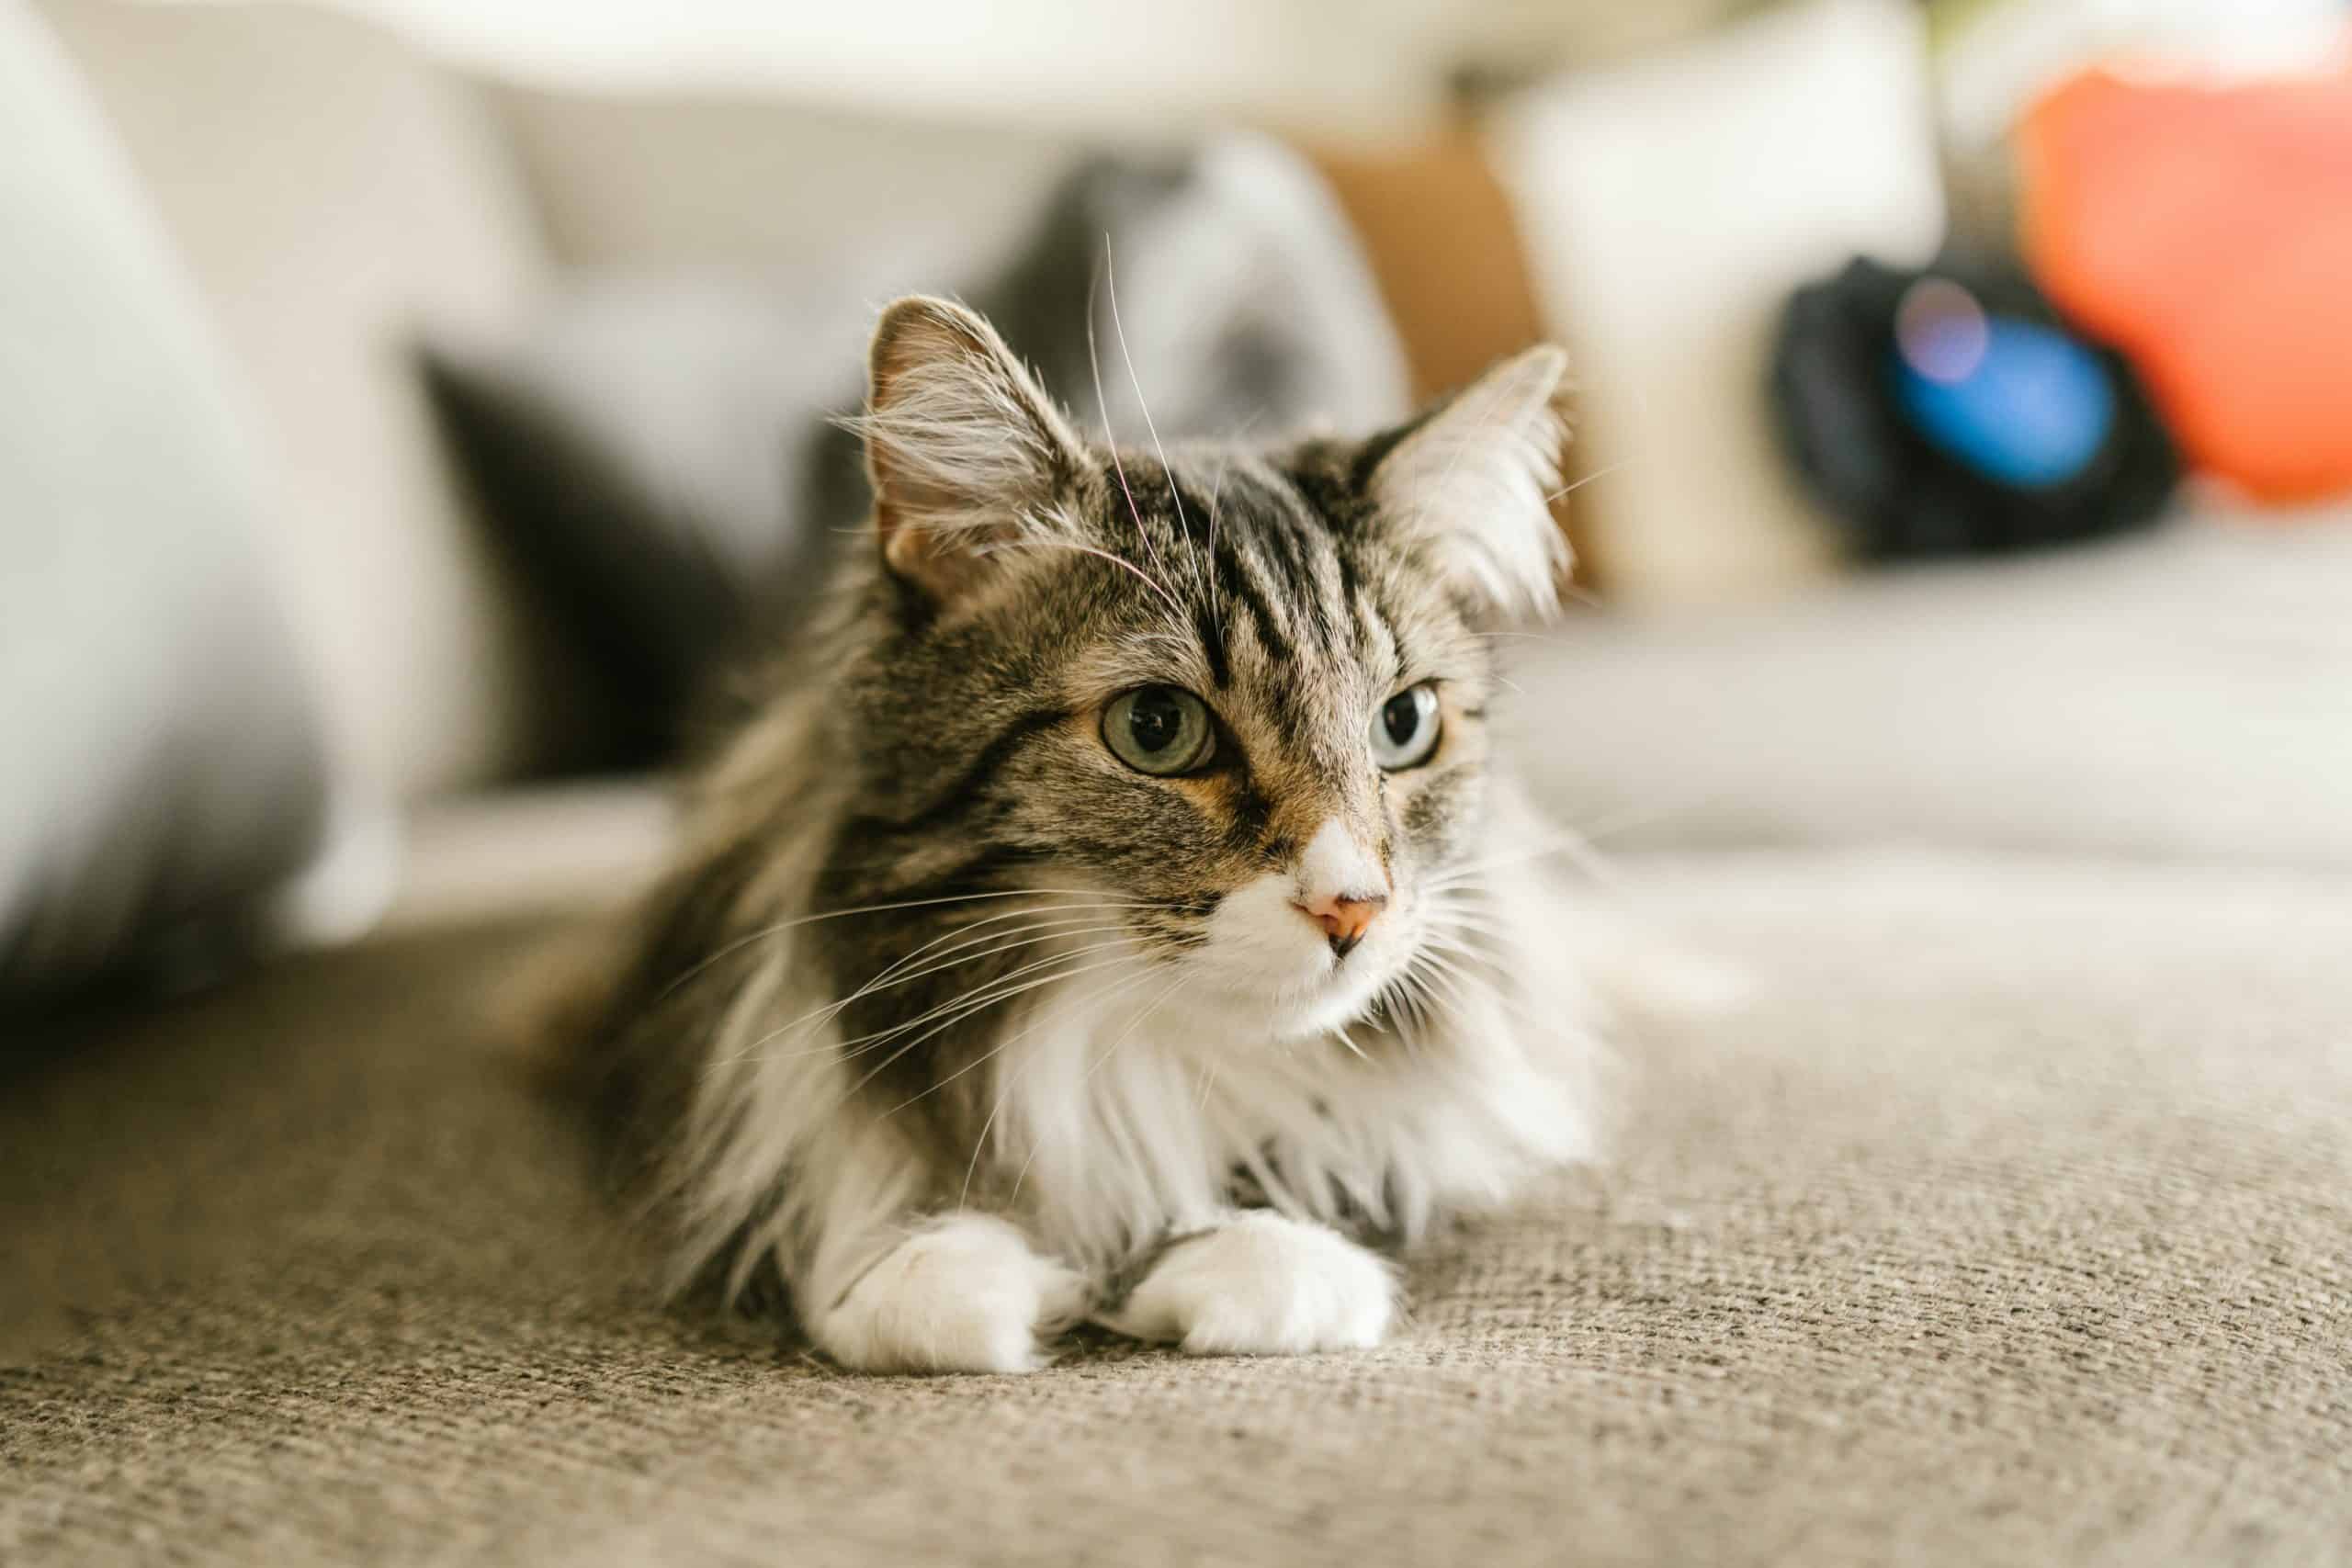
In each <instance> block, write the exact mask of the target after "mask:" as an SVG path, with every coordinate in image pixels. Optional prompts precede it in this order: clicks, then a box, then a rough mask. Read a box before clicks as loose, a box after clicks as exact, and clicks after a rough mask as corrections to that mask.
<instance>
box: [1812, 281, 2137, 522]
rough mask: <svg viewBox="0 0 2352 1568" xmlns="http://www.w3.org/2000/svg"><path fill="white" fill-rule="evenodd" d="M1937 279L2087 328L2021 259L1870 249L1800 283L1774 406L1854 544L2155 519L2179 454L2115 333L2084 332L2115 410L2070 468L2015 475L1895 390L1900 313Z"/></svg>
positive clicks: (2008, 312)
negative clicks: (1929, 429)
mask: <svg viewBox="0 0 2352 1568" xmlns="http://www.w3.org/2000/svg"><path fill="white" fill-rule="evenodd" d="M1938 279H1940V280H1943V281H1946V282H1949V283H1952V284H1956V285H1958V286H1959V287H1960V288H1962V289H1964V290H1966V291H1967V293H1968V294H1969V295H1970V296H1973V298H1974V299H1976V300H1977V301H1979V302H1980V303H1981V304H1982V306H1983V309H1984V310H1985V314H1986V316H1988V317H1991V318H1996V319H1997V318H2007V319H2009V320H2012V321H2023V322H2029V323H2031V324H2033V325H2036V326H2039V327H2042V328H2045V329H2049V330H2052V331H2054V332H2058V333H2066V334H2068V335H2070V336H2072V337H2074V338H2075V340H2076V341H2077V342H2082V339H2081V335H2080V334H2079V333H2074V332H2073V329H2072V328H2070V327H2069V326H2068V325H2067V324H2066V323H2065V321H2063V320H2062V319H2061V318H2060V317H2059V315H2058V313H2057V311H2056V310H2054V309H2052V306H2051V304H2050V302H2049V301H2048V300H2047V299H2044V298H2043V297H2042V295H2041V291H2040V290H2038V289H2036V288H2034V287H2033V285H2032V284H2031V283H2030V281H2028V280H2027V279H2026V278H2025V277H2024V276H2022V275H2021V274H2019V273H2018V272H2017V271H2016V270H2015V269H2013V268H2008V267H2001V266H1993V265H1979V264H1974V263H1972V262H1969V261H1967V260H1965V259H1962V258H1946V259H1944V260H1942V261H1939V263H1938V264H1937V265H1934V266H1931V267H1928V268H1926V269H1922V270H1917V271H1913V270H1905V269H1897V268H1894V267H1888V266H1883V265H1880V264H1879V263H1877V262H1874V261H1871V260H1870V259H1868V258H1867V257H1860V256H1858V257H1856V258H1855V259H1854V260H1853V261H1851V262H1849V263H1848V264H1847V265H1846V266H1845V268H1844V269H1843V270H1842V271H1840V272H1839V273H1838V275H1837V276H1834V277H1831V278H1827V279H1826V280H1824V281H1822V282H1819V283H1814V284H1808V285H1806V286H1805V287H1804V288H1800V289H1798V290H1797V292H1796V293H1795V295H1794V296H1792V298H1791V299H1790V300H1789V304H1788V308H1787V310H1785V311H1784V312H1783V313H1782V315H1781V329H1780V333H1779V337H1778V340H1777V342H1776V343H1775V344H1774V346H1773V353H1772V364H1771V375H1770V400H1771V404H1772V413H1773V419H1774V423H1775V424H1776V425H1777V427H1778V431H1779V434H1780V438H1781V443H1782V445H1783V446H1785V447H1786V449H1787V451H1788V453H1789V457H1790V458H1791V460H1792V462H1794V463H1795V465H1796V467H1797V470H1798V472H1799V473H1800V474H1801V475H1803V476H1804V480H1805V482H1806V483H1807V484H1808V485H1809V486H1811V487H1812V489H1813V490H1814V491H1815V492H1816V493H1817V494H1818V495H1819V496H1820V497H1821V498H1822V500H1823V501H1824V502H1826V503H1827V504H1828V506H1829V509H1830V510H1831V511H1832V512H1833V513H1835V514H1836V515H1837V516H1838V519H1839V520H1840V521H1841V522H1842V523H1843V524H1844V525H1845V526H1846V528H1847V530H1848V535H1849V546H1850V547H1851V549H1852V550H1853V552H1854V553H1855V554H1856V555H1858V556H1860V557H1861V558H1865V559H1875V560H1889V559H1903V558H1917V557H1932V556H1964V555H1991V554H1999V553H2003V552H2006V551H2010V550H2018V549H2030V548H2035V547H2041V546H2046V545H2056V544H2063V543H2065V542H2068V541H2071V540H2077V539H2088V538H2094V537H2097V536H2101V535H2107V534H2113V533H2119V532H2121V531H2122V530H2125V529H2128V528H2131V527H2135V526H2138V525H2143V524H2145V523H2148V522H2150V521H2151V520H2153V519H2154V517H2155V516H2156V515H2157V514H2158V513H2160V512H2161V511H2162V510H2163V508H2164V505H2165V501H2166V500H2167V499H2168V498H2169V497H2170V496H2171V494H2172V491H2173V489H2174V487H2175V486H2176V485H2177V483H2178V482H2179V479H2180V459H2179V456H2178V454H2177V451H2176V450H2175V448H2174V446H2173V442H2172V438H2171V436H2170V435H2169V434H2167V433H2166V431H2165V427H2164V425H2163V423H2162V422H2160V421H2159V420H2158V419H2157V417H2156V412H2155V409H2154V406H2153V405H2152V404H2151V403H2150V402H2149V400H2148V397H2147V393H2146V392H2145V390H2144V389H2143V388H2142V387H2141V385H2140V382H2139V380H2138V378H2136V377H2135V376H2134V375H2133V374H2132V372H2131V367H2130V366H2129V365H2128V364H2127V363H2125V361H2124V359H2123V357H2122V355H2120V354H2118V353H2116V352H2115V351H2114V350H2113V349H2112V348H2109V347H2108V346H2106V345H2104V344H2094V343H2086V342H2082V346H2083V347H2084V348H2085V349H2086V350H2087V351H2088V352H2089V354H2090V355H2092V356H2093V357H2094V358H2095V359H2096V361H2097V362H2098V366H2099V367H2100V368H2101V369H2102V370H2103V371H2104V372H2105V374H2106V375H2107V377H2108V378H2109V382H2110V389H2111V390H2112V392H2113V416H2112V418H2111V420H2110V422H2109V426H2108V429H2107V431H2106V434H2105V438H2104V439H2103V440H2102V441H2101V442H2100V443H2099V445H2098V449H2097V450H2096V451H2095V452H2094V453H2093V454H2092V455H2091V457H2089V459H2088V460H2087V461H2086V462H2084V463H2083V464H2082V465H2081V466H2080V468H2078V469H2077V470H2076V471H2075V472H2074V473H2073V474H2071V475H2070V476H2069V477H2067V478H2066V479H2063V480H2060V481H2058V482H2054V483H2049V484H2041V485H2020V484H2016V483H2011V482H2007V481H2004V480H2003V479H1998V478H1996V477H1995V476H1994V475H1992V474H1991V473H1989V472H1987V471H1986V470H1985V469H1984V468H1981V467H1978V466H1976V465H1974V464H1972V463H1970V462H1968V461H1966V460H1964V459H1963V458H1961V457H1956V456H1954V455H1953V454H1952V453H1951V452H1950V451H1948V450H1946V449H1944V448H1943V447H1941V446H1938V445H1937V444H1935V443H1934V442H1933V441H1931V440H1930V439H1929V438H1928V435H1927V434H1926V433H1925V432H1924V431H1923V430H1922V429H1921V428H1920V427H1919V426H1918V425H1917V424H1916V423H1914V422H1913V421H1912V419H1911V418H1910V417H1909V416H1908V415H1907V414H1906V412H1905V410H1904V409H1903V407H1902V406H1901V403H1900V402H1899V400H1898V399H1897V396H1896V392H1895V386H1894V373H1893V367H1894V364H1895V354H1896V334H1895V323H1896V317H1897V313H1898V311H1899V310H1901V308H1902V305H1903V302H1904V300H1905V297H1906V296H1908V295H1910V294H1911V292H1912V290H1913V288H1915V286H1917V285H1919V284H1921V283H1922V282H1926V281H1929V280H1938Z"/></svg>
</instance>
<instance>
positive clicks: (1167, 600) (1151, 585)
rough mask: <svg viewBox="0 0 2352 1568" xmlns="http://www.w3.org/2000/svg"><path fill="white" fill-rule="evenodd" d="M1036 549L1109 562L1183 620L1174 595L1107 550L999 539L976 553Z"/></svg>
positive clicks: (1047, 541) (1066, 543)
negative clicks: (1091, 557)
mask: <svg viewBox="0 0 2352 1568" xmlns="http://www.w3.org/2000/svg"><path fill="white" fill-rule="evenodd" d="M1038 549H1052V550H1076V551H1078V552H1079V553H1080V555H1088V556H1094V557H1097V558H1101V559H1103V560H1106V561H1109V562H1110V563H1111V564H1112V565H1113V566H1115V567H1117V568H1119V569H1120V570H1122V571H1125V572H1127V573H1129V574H1130V575H1132V576H1133V577H1134V578H1135V579H1136V581H1138V582H1141V583H1142V584H1143V585H1144V586H1145V587H1146V588H1148V589H1150V590H1151V591H1152V592H1154V593H1157V594H1159V598H1160V602H1161V603H1163V604H1166V605H1167V606H1168V608H1169V610H1170V612H1171V613H1172V614H1173V615H1175V616H1176V618H1177V619H1178V620H1180V621H1181V620H1182V619H1183V618H1184V607H1183V606H1182V605H1181V604H1178V603H1176V595H1174V594H1173V593H1170V592H1168V590H1167V589H1165V588H1163V587H1161V586H1160V584H1159V581H1157V580H1156V579H1155V578H1153V576H1152V575H1151V573H1149V572H1148V571H1146V570H1144V569H1143V568H1141V567H1139V566H1137V565H1136V563H1135V562H1133V561H1131V560H1127V559H1125V558H1122V557H1119V556H1114V555H1113V554H1112V553H1111V552H1110V551H1108V550H1099V549H1096V548H1095V547H1093V546H1091V545H1081V544H1079V543H1077V542H1075V541H1073V540H1069V539H1001V540H999V541H997V542H996V543H994V544H991V545H984V546H982V547H980V548H979V550H978V552H976V553H978V554H980V555H994V554H995V553H996V552H997V551H999V550H1038Z"/></svg>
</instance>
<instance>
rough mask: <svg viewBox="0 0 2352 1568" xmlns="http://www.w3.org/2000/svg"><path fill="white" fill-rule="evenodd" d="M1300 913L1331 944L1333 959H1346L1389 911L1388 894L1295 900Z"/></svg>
mask: <svg viewBox="0 0 2352 1568" xmlns="http://www.w3.org/2000/svg"><path fill="white" fill-rule="evenodd" d="M1296 903H1297V905H1298V908H1299V912H1300V913H1302V914H1304V915H1306V918H1307V919H1311V920H1313V921H1315V922H1316V923H1317V924H1318V925H1320V926H1321V927H1322V928H1323V935H1324V938H1325V940H1326V941H1328V942H1330V944H1331V956H1332V957H1334V958H1345V957H1346V956H1347V955H1348V954H1349V953H1353V952H1354V951H1355V949H1356V943H1358V942H1362V941H1363V933H1364V932H1365V931H1369V930H1371V929H1372V922H1373V921H1374V920H1376V919H1379V918H1380V911H1381V910H1383V909H1385V908H1388V895H1387V894H1385V893H1363V894H1327V895H1325V896H1324V897H1319V898H1300V899H1298V900H1296Z"/></svg>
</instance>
